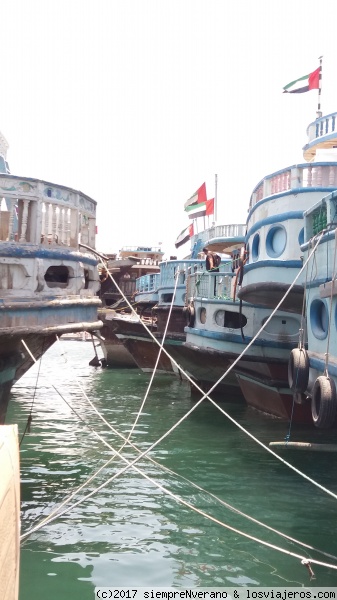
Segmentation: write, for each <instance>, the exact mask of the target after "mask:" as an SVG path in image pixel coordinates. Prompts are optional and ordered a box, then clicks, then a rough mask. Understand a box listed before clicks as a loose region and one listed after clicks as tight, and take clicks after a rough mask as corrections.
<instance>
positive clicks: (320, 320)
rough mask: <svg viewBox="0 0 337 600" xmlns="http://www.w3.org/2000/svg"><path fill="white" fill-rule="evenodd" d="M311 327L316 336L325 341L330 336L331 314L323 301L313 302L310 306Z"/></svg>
mask: <svg viewBox="0 0 337 600" xmlns="http://www.w3.org/2000/svg"><path fill="white" fill-rule="evenodd" d="M310 325H311V330H312V333H313V334H314V336H315V337H316V338H317V339H319V340H324V339H325V338H326V336H327V335H328V328H329V313H328V308H327V305H326V303H325V302H323V300H321V299H318V298H317V299H316V300H313V301H312V303H311V305H310Z"/></svg>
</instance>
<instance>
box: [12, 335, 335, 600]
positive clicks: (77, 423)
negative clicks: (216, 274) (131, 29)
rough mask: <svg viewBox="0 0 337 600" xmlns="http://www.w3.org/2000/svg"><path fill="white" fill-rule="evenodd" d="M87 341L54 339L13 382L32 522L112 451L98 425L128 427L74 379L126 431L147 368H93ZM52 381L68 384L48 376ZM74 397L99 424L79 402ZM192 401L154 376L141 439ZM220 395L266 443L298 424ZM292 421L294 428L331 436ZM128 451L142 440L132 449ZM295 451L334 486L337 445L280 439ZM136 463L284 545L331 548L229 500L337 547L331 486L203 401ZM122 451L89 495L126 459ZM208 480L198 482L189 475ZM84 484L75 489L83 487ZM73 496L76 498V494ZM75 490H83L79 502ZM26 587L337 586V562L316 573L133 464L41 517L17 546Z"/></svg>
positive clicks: (66, 590) (155, 434)
mask: <svg viewBox="0 0 337 600" xmlns="http://www.w3.org/2000/svg"><path fill="white" fill-rule="evenodd" d="M92 356H93V351H92V346H91V344H90V343H88V342H71V341H67V342H62V345H60V344H56V345H55V346H54V347H52V348H51V349H50V350H49V351H48V353H47V354H46V355H45V356H44V357H43V358H42V361H41V364H39V365H35V366H34V367H33V368H32V369H31V370H30V371H29V373H27V374H26V376H25V377H24V378H22V380H20V381H19V383H18V384H17V385H16V386H15V387H14V389H13V393H12V399H11V402H10V408H9V413H8V419H7V422H8V423H18V425H19V432H20V434H22V432H23V430H24V428H25V424H26V420H27V416H28V414H29V412H30V410H31V406H32V405H33V410H32V414H33V422H32V427H31V431H30V433H29V434H28V433H27V435H26V436H25V437H24V439H23V441H22V444H21V453H20V454H21V457H20V458H21V479H22V485H21V501H22V502H21V507H22V515H21V516H22V533H24V532H25V531H27V530H28V529H29V528H31V527H32V526H33V525H35V524H37V523H39V522H40V521H41V519H42V518H44V517H46V516H47V515H48V514H50V512H52V511H53V510H54V509H55V508H56V507H57V506H58V505H59V504H60V503H61V502H62V501H63V500H64V499H65V498H66V497H67V496H68V495H69V493H70V492H71V491H73V490H75V489H76V488H77V487H78V486H79V485H81V484H82V483H84V482H85V481H86V480H87V479H88V478H89V477H90V475H91V474H92V473H94V472H95V471H96V470H97V469H98V468H99V467H101V466H102V465H104V463H105V462H106V461H107V460H108V459H109V458H110V457H111V455H112V453H111V451H110V450H109V449H108V448H107V447H106V446H105V445H104V444H103V443H102V442H101V441H100V440H99V439H97V437H96V436H95V435H94V434H93V432H92V429H94V430H95V431H97V432H99V433H100V435H102V436H103V437H104V439H105V440H106V441H108V442H109V444H110V445H111V446H113V448H115V449H119V448H120V446H121V441H120V439H119V438H118V436H117V435H116V434H115V433H113V432H112V431H111V430H110V429H109V428H108V427H107V426H106V425H104V424H103V423H102V421H101V420H100V419H99V417H98V416H97V415H96V414H95V413H94V412H93V411H92V409H91V408H90V406H89V405H88V401H87V399H86V398H85V396H84V394H83V393H82V391H81V390H80V388H79V387H78V382H80V384H81V386H82V387H83V388H84V390H85V393H86V395H87V396H88V398H90V400H91V401H92V402H93V403H94V404H95V406H96V408H97V409H98V411H99V412H100V413H101V414H102V415H104V417H105V419H106V420H107V421H108V422H109V423H110V424H111V425H113V426H114V427H115V429H116V430H118V431H119V432H120V433H122V434H123V435H127V434H128V433H129V431H130V429H131V427H132V424H133V422H134V419H135V417H136V414H137V412H138V410H139V407H140V405H141V402H142V400H143V397H144V394H145V392H146V389H147V385H148V382H149V379H150V376H149V375H145V374H143V373H141V372H139V371H138V370H131V369H130V370H125V371H123V370H113V369H105V370H101V369H95V368H92V367H89V366H88V362H89V360H90V359H91V358H92ZM52 385H54V386H55V387H56V388H57V390H58V391H59V393H57V392H56V391H55V389H54V388H53V387H52ZM61 396H62V397H63V398H64V399H65V400H66V401H67V402H68V403H69V404H70V405H71V406H73V407H74V408H75V409H76V411H77V413H78V414H79V415H81V417H82V418H83V419H85V422H86V423H87V424H88V425H89V426H90V428H91V429H89V428H88V427H86V425H85V424H84V423H83V421H81V420H80V419H79V418H78V416H76V415H74V413H73V412H72V410H71V409H70V408H69V406H68V405H67V404H66V402H65V401H64V399H63V398H62V397H61ZM191 406H193V403H192V402H191V398H190V392H189V389H188V386H187V385H186V383H184V382H181V381H179V380H178V379H175V378H173V377H172V378H171V377H170V376H164V375H158V376H156V377H155V379H154V382H153V385H152V388H151V391H150V393H149V396H148V398H147V401H146V403H145V407H144V410H143V413H142V415H141V417H140V420H139V422H138V424H137V426H136V428H135V431H134V433H133V436H132V440H133V442H134V443H135V444H136V445H137V446H138V447H139V448H140V449H141V450H142V451H144V450H145V449H146V448H148V447H149V445H151V444H152V443H154V442H155V441H156V440H157V439H158V438H160V437H161V436H162V435H163V434H164V433H165V432H166V431H167V430H168V429H170V428H171V427H172V426H173V425H174V424H175V423H176V422H177V421H178V420H179V419H180V418H181V417H183V416H184V415H185V414H186V412H187V411H188V410H189V409H190V408H191ZM222 407H223V408H224V409H225V410H227V412H228V413H229V414H230V415H231V416H232V417H234V418H235V419H236V420H237V421H238V422H239V423H240V424H241V425H243V426H244V427H245V428H247V429H248V430H249V431H250V432H251V433H252V434H254V435H255V436H256V437H258V438H259V439H260V440H262V441H263V442H264V443H265V444H268V443H269V441H273V440H283V439H284V437H285V435H286V433H287V431H288V426H287V424H286V423H282V422H280V421H278V420H276V419H272V418H269V417H266V416H263V415H260V414H259V413H257V412H256V411H254V410H252V409H250V408H248V407H246V406H245V405H244V404H242V405H236V404H235V403H231V402H226V403H223V404H222ZM335 436H336V432H331V433H330V434H329V435H326V434H319V433H317V432H316V433H315V432H312V431H311V430H309V429H303V428H298V427H297V428H294V429H293V430H292V437H291V439H292V440H294V441H298V440H302V441H313V438H315V441H318V440H319V439H321V441H324V440H325V441H329V442H331V441H334V440H335ZM123 455H124V456H125V457H127V458H128V460H132V459H134V458H135V457H136V455H137V453H136V451H135V450H133V449H130V448H128V449H126V448H124V449H123ZM282 456H283V457H285V458H286V459H287V460H288V461H289V462H291V463H292V464H294V465H295V466H296V467H297V468H299V469H301V470H303V471H304V472H305V473H306V474H307V475H309V476H310V477H312V478H313V479H315V480H317V481H318V482H319V483H321V484H322V485H324V486H326V487H327V488H329V489H330V490H332V491H334V492H335V493H337V479H336V474H337V455H335V454H323V453H322V454H319V453H310V452H294V451H287V452H283V454H282ZM151 457H152V458H154V459H155V460H156V461H157V462H158V463H160V465H163V466H165V467H166V468H169V469H171V470H172V471H173V472H174V473H168V472H167V471H164V470H162V469H161V468H160V467H159V466H158V465H156V464H153V463H151V462H149V461H148V460H147V458H145V457H143V458H142V459H141V460H140V461H139V462H138V463H137V465H138V466H139V468H140V469H142V470H143V471H144V472H145V473H146V474H147V475H148V476H149V477H151V478H152V479H153V480H155V481H156V482H157V483H159V484H160V485H161V486H164V487H166V488H167V489H169V490H170V491H171V492H172V493H174V494H176V495H178V496H179V497H180V498H182V499H183V500H185V501H186V502H189V503H190V504H192V505H193V506H195V507H197V508H198V509H199V510H201V511H203V512H205V513H207V514H209V515H211V516H212V517H214V518H215V519H217V520H218V521H220V522H222V523H226V524H228V525H230V526H231V527H234V528H237V529H239V530H242V531H244V532H246V533H248V534H250V535H251V536H254V537H256V538H260V539H262V540H264V541H267V542H269V543H271V544H274V545H275V546H279V547H282V548H284V549H286V550H289V551H291V552H294V553H296V554H300V555H301V556H312V557H314V558H316V559H318V560H323V561H326V562H333V560H332V559H328V558H325V557H324V556H322V555H320V554H318V553H317V552H314V551H310V552H309V551H308V550H306V549H304V548H301V547H300V546H299V545H298V544H297V543H294V542H290V541H287V540H284V539H282V538H280V537H279V536H278V535H276V534H275V533H273V532H270V531H268V530H266V529H263V528H261V527H260V526H259V525H257V524H255V523H253V522H251V521H248V520H246V519H245V518H243V517H242V516H240V515H238V514H236V513H234V512H232V511H230V510H228V508H226V507H225V506H224V505H223V504H221V503H220V502H219V501H218V500H217V499H215V498H214V497H212V496H210V495H209V494H208V493H207V492H210V493H212V494H214V495H215V496H217V497H218V498H219V499H221V500H223V501H225V502H227V503H230V504H231V505H233V506H234V507H236V508H237V509H239V510H240V511H243V512H245V513H248V514H249V515H250V516H252V517H254V518H255V519H259V520H261V521H263V522H264V523H266V524H268V525H269V526H271V527H273V528H275V529H278V530H280V531H282V532H284V533H286V534H287V535H290V536H292V537H293V538H296V539H297V540H300V541H302V542H305V543H307V544H310V545H312V546H314V547H315V548H318V549H320V550H324V551H325V552H329V553H331V554H333V555H335V556H337V535H336V512H337V511H336V509H337V502H336V500H334V499H333V498H332V497H330V496H328V495H327V494H325V493H323V492H322V491H321V490H319V489H317V488H315V487H314V486H313V485H312V484H311V483H309V482H308V481H305V480H304V479H303V478H301V477H300V476H299V475H297V474H296V473H294V472H293V471H291V470H289V469H288V468H287V467H286V466H284V465H283V464H281V463H280V462H279V461H278V460H277V459H276V458H274V457H273V456H271V455H270V454H269V453H267V452H266V451H265V450H263V448H261V447H260V446H259V445H257V444H256V443H255V442H254V441H253V440H251V439H249V438H248V437H247V436H245V434H244V433H242V432H241V431H240V430H239V429H238V428H237V427H236V426H235V425H234V424H233V423H231V422H230V421H229V420H228V419H227V418H226V417H225V416H224V415H223V414H221V413H220V412H219V411H218V409H217V408H216V407H214V406H213V405H212V404H211V403H209V402H207V401H204V402H203V403H202V404H201V405H200V406H198V407H197V408H196V409H195V411H194V412H193V413H192V414H191V415H190V416H188V418H187V419H186V420H185V421H184V422H183V423H181V424H180V425H179V427H177V428H176V429H175V430H174V431H173V432H172V434H170V435H169V436H168V437H167V438H166V439H164V440H163V441H162V442H161V443H160V444H159V445H158V446H156V447H155V448H154V449H153V450H152V451H151ZM124 465H125V463H124V462H123V461H122V460H121V459H120V458H115V459H114V460H113V461H112V462H111V463H110V464H109V465H108V466H107V467H106V468H104V469H103V470H102V471H101V472H100V473H99V475H98V476H97V477H96V479H94V480H93V481H91V482H90V483H89V484H88V486H87V487H86V488H85V490H82V491H81V492H80V493H79V496H78V497H83V496H84V495H85V494H86V493H87V492H89V491H92V490H94V489H95V488H97V487H98V486H99V485H101V484H102V483H103V482H104V481H106V480H107V479H108V478H109V477H112V476H113V475H114V474H116V473H118V472H119V471H120V470H121V469H122V468H124ZM184 478H187V479H188V480H189V481H190V482H193V483H195V484H197V485H198V486H201V487H202V488H203V489H204V490H205V491H201V490H200V489H197V488H196V487H194V486H193V485H192V483H189V482H188V481H187V480H186V479H184ZM76 498H77V496H76ZM76 498H75V500H76ZM75 500H73V502H75ZM20 569H21V570H20V600H42V599H43V600H45V599H46V598H48V600H60V599H63V598H69V599H71V600H77V599H80V600H92V599H93V598H94V588H95V586H112V585H113V586H119V587H121V586H133V587H135V586H139V587H140V586H143V587H144V586H146V587H159V586H161V587H163V586H172V587H177V588H179V587H192V588H195V587H214V586H216V587H235V586H252V587H254V586H279V587H283V588H284V587H293V586H303V585H312V586H337V571H335V570H332V569H328V568H325V567H320V566H318V567H314V572H315V576H316V579H315V580H313V581H311V582H310V580H309V575H308V571H307V569H306V568H305V567H304V566H303V565H301V561H300V559H297V558H293V557H290V556H288V555H285V554H281V553H280V552H278V551H277V550H274V549H271V548H269V547H266V546H263V545H261V544H260V543H258V542H257V541H254V540H251V539H247V538H244V537H242V536H241V535H240V534H239V533H237V532H233V531H230V530H228V529H226V528H224V527H223V526H222V525H221V524H219V523H215V522H212V521H210V520H209V519H207V518H205V516H203V515H201V514H198V513H197V512H194V511H192V510H191V509H190V508H188V507H187V506H184V505H182V504H179V503H178V502H177V501H176V500H174V499H173V498H172V497H170V496H168V495H167V494H165V493H164V492H163V491H162V490H161V489H159V488H158V487H156V486H155V485H154V483H152V482H150V481H148V480H146V479H145V478H144V477H143V476H142V475H141V474H140V473H138V472H136V471H135V470H133V469H132V468H130V469H128V470H126V471H124V472H123V473H121V474H120V475H119V476H118V477H116V478H115V479H114V480H113V481H112V482H111V483H110V484H109V485H107V486H106V487H103V488H102V489H101V490H100V491H98V492H97V493H96V494H95V495H94V496H93V497H91V498H89V499H87V500H86V501H84V502H83V503H82V504H80V505H79V506H77V507H76V508H74V509H73V510H72V511H71V512H69V513H68V514H65V515H63V516H61V517H59V518H57V519H56V520H55V521H53V522H52V523H50V524H49V525H47V526H45V527H44V528H43V529H41V530H40V531H38V532H36V533H33V534H32V535H31V536H30V537H29V538H28V539H27V540H26V541H25V542H24V543H23V544H22V547H21V567H20Z"/></svg>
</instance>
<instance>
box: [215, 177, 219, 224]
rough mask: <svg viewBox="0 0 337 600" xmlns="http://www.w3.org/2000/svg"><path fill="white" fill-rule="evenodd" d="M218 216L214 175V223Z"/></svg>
mask: <svg viewBox="0 0 337 600" xmlns="http://www.w3.org/2000/svg"><path fill="white" fill-rule="evenodd" d="M217 218H218V176H217V175H215V182H214V225H215V224H216V221H217Z"/></svg>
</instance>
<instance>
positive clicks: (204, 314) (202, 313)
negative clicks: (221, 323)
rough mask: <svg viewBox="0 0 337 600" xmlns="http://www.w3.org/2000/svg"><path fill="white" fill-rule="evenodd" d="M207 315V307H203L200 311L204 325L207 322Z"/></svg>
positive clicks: (201, 321) (200, 317)
mask: <svg viewBox="0 0 337 600" xmlns="http://www.w3.org/2000/svg"><path fill="white" fill-rule="evenodd" d="M206 316H207V313H206V308H204V307H202V308H201V309H200V312H199V320H200V323H202V324H203V325H204V324H205V323H206Z"/></svg>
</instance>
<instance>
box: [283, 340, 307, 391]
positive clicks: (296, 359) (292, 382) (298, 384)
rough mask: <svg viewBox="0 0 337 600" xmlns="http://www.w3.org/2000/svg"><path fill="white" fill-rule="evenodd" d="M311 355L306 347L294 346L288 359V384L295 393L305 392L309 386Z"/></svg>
mask: <svg viewBox="0 0 337 600" xmlns="http://www.w3.org/2000/svg"><path fill="white" fill-rule="evenodd" d="M308 380H309V357H308V353H307V351H306V350H305V349H304V348H294V349H293V350H292V351H291V353H290V357H289V361H288V384H289V387H290V389H291V390H292V391H293V392H295V393H303V392H305V390H306V389H307V387H308Z"/></svg>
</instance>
